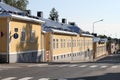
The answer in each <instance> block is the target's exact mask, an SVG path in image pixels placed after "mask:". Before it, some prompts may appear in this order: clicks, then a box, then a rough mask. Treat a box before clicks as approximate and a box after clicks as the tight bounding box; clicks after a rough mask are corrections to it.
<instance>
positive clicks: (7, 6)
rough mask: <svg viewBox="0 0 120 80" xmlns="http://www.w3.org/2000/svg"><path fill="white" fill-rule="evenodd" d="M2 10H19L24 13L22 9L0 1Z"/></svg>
mask: <svg viewBox="0 0 120 80" xmlns="http://www.w3.org/2000/svg"><path fill="white" fill-rule="evenodd" d="M0 10H2V11H11V12H17V13H24V12H23V11H22V10H20V9H17V8H15V7H12V6H10V5H8V4H6V3H3V2H0Z"/></svg>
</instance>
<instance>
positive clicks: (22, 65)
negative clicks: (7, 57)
mask: <svg viewBox="0 0 120 80" xmlns="http://www.w3.org/2000/svg"><path fill="white" fill-rule="evenodd" d="M47 65H48V63H9V64H8V63H0V69H1V68H21V67H33V66H47Z"/></svg>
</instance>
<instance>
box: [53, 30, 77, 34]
mask: <svg viewBox="0 0 120 80" xmlns="http://www.w3.org/2000/svg"><path fill="white" fill-rule="evenodd" d="M51 30H52V32H54V33H61V34H69V35H78V34H77V33H75V32H69V31H62V30H57V29H51Z"/></svg>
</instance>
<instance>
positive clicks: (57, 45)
mask: <svg viewBox="0 0 120 80" xmlns="http://www.w3.org/2000/svg"><path fill="white" fill-rule="evenodd" d="M56 48H58V39H56Z"/></svg>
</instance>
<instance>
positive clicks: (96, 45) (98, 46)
mask: <svg viewBox="0 0 120 80" xmlns="http://www.w3.org/2000/svg"><path fill="white" fill-rule="evenodd" d="M93 39H94V41H93V49H94V59H99V58H102V57H103V56H106V55H108V52H107V48H106V44H107V39H105V38H104V39H102V38H98V37H94V38H93Z"/></svg>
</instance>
